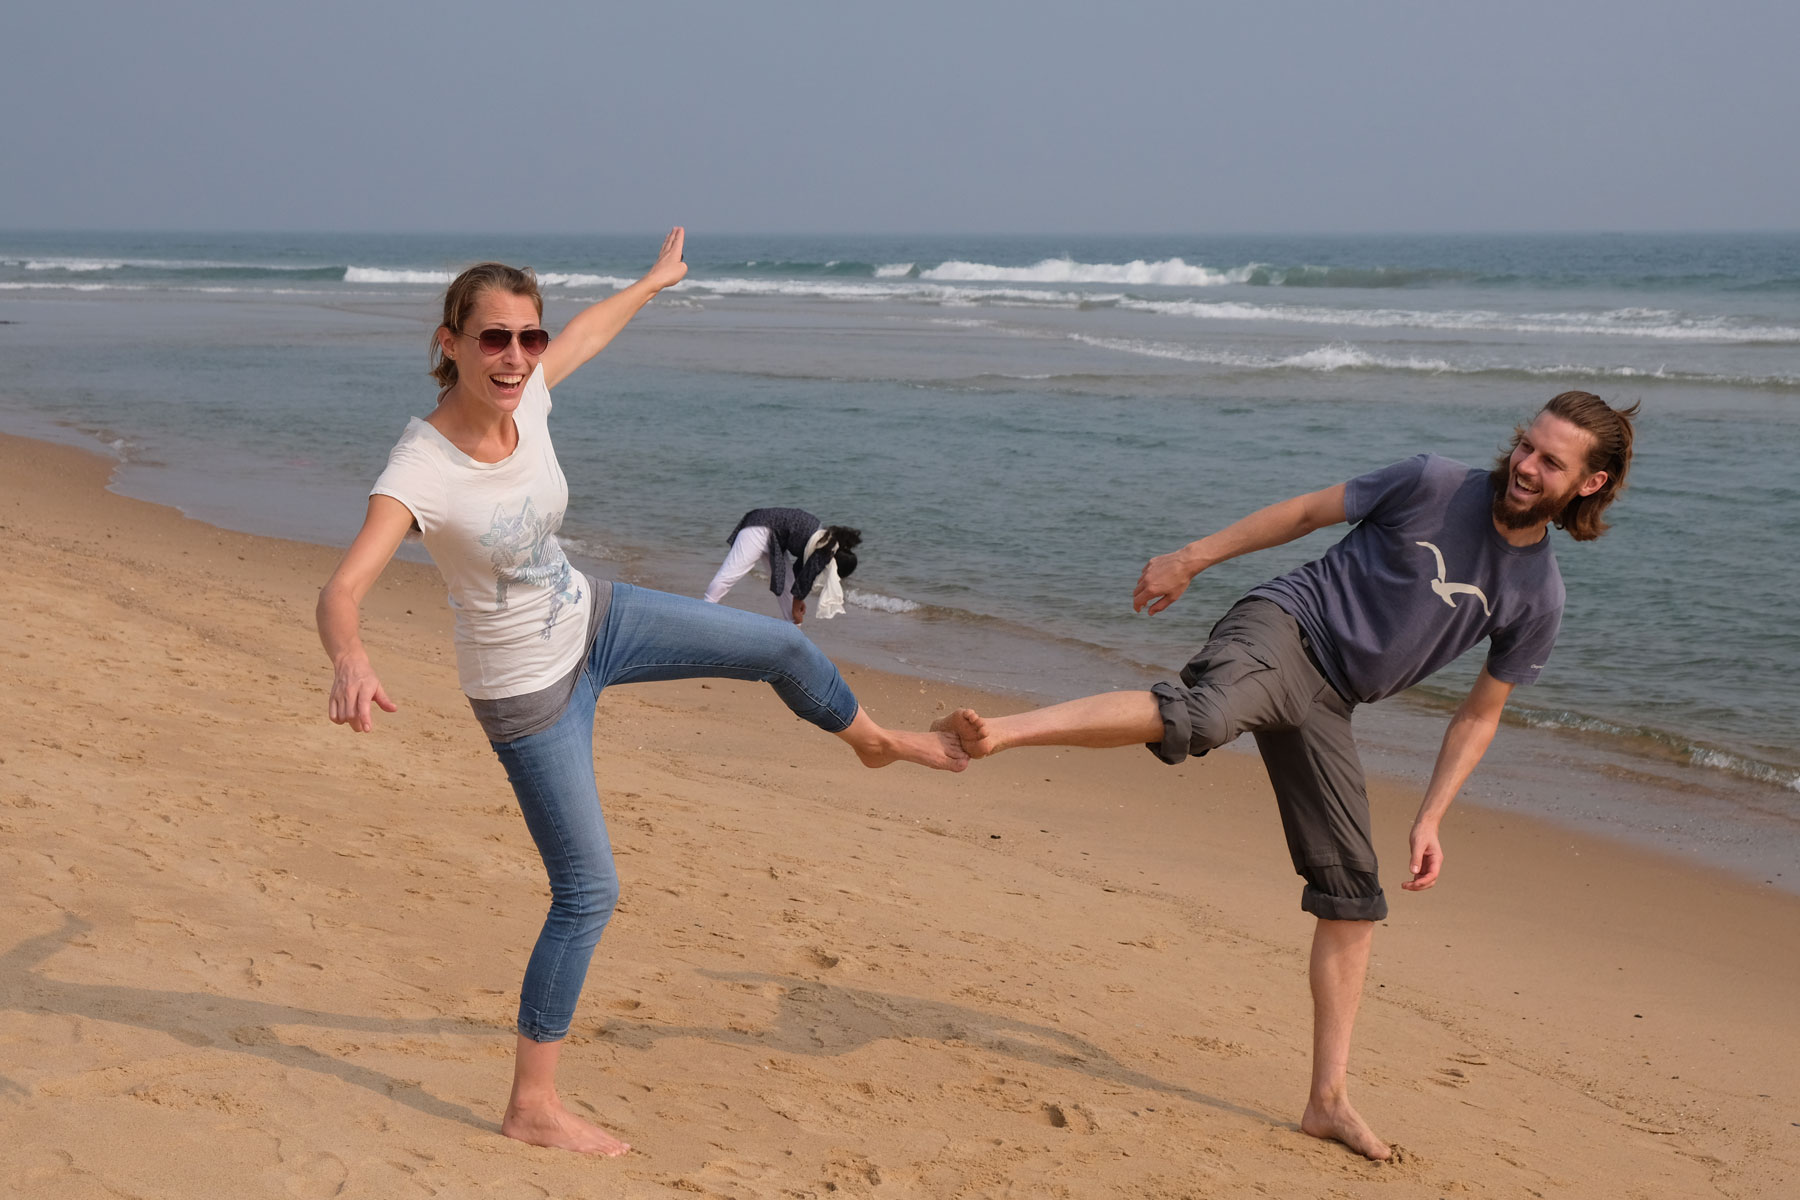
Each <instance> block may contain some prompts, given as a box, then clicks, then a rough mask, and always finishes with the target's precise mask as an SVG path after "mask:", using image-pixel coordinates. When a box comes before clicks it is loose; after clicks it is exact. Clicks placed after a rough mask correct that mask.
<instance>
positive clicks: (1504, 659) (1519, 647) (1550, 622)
mask: <svg viewBox="0 0 1800 1200" xmlns="http://www.w3.org/2000/svg"><path fill="white" fill-rule="evenodd" d="M1561 628H1562V609H1561V608H1560V607H1558V608H1556V609H1554V610H1552V611H1551V612H1547V613H1544V614H1542V615H1540V616H1537V617H1534V618H1532V619H1531V620H1528V621H1522V622H1520V623H1519V624H1517V625H1513V626H1508V627H1507V628H1505V629H1496V630H1495V631H1494V636H1493V637H1492V638H1490V639H1489V640H1488V657H1487V673H1488V674H1489V675H1492V676H1493V677H1494V678H1495V679H1498V680H1500V681H1501V682H1502V683H1519V684H1532V683H1536V682H1537V681H1538V674H1539V673H1540V672H1541V671H1543V669H1544V666H1545V664H1547V663H1548V662H1549V661H1550V651H1552V650H1553V649H1555V648H1556V634H1557V631H1558V630H1559V629H1561Z"/></svg>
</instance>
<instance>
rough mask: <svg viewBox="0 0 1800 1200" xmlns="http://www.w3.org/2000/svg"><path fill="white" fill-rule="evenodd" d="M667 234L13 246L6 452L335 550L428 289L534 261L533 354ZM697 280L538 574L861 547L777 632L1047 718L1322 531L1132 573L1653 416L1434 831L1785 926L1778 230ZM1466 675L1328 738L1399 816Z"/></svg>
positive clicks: (602, 419)
mask: <svg viewBox="0 0 1800 1200" xmlns="http://www.w3.org/2000/svg"><path fill="white" fill-rule="evenodd" d="M659 239H660V231H646V232H645V233H644V234H642V235H641V236H622V235H621V236H576V235H567V236H548V235H546V236H517V235H508V236H491V237H490V236H478V235H458V236H450V235H432V236H423V235H418V236H408V235H372V234H359V235H341V234H208V235H198V234H195V235H182V234H169V233H154V234H150V233H145V234H124V233H54V234H52V233H16V232H15V233H0V354H3V355H4V361H5V364H6V382H5V384H4V386H3V387H0V429H4V430H6V431H8V432H13V433H21V434H26V435H31V436H39V437H53V438H57V439H60V440H64V441H73V442H76V443H78V444H83V445H88V446H91V447H93V448H96V449H100V450H104V451H106V452H108V453H111V454H113V455H115V456H116V457H117V458H118V459H119V460H120V461H121V464H122V467H121V471H120V474H119V476H118V482H117V484H116V486H117V487H118V488H119V489H120V490H122V491H125V492H127V493H129V494H134V495H140V496H143V497H145V498H148V499H153V500H158V501H161V502H165V503H171V504H175V505H178V506H179V507H181V508H182V509H183V510H184V511H187V512H188V513H190V514H192V515H194V516H197V517H200V518H202V519H205V520H209V521H213V522H215V523H218V524H222V525H228V526H231V527H234V528H240V529H245V530H248V531H250V532H258V533H269V534H277V535H281V536H288V537H298V538H304V539H309V540H314V541H321V542H327V543H336V544H344V543H346V542H347V541H348V539H349V538H350V537H351V536H352V535H353V533H354V532H355V529H356V526H357V523H358V521H359V520H360V516H361V513H362V509H363V505H364V502H365V501H364V497H365V496H366V493H367V488H368V485H369V483H370V481H372V480H373V478H374V477H375V475H376V474H377V473H378V472H379V470H380V468H381V465H382V463H383V462H384V461H385V457H386V453H387V449H388V447H389V446H390V445H391V444H392V443H393V441H394V439H395V437H396V436H397V435H398V433H399V431H400V429H401V428H402V426H403V425H404V424H405V422H406V419H407V417H408V416H409V415H412V414H418V415H423V414H424V413H425V412H427V411H429V409H430V408H431V406H432V402H433V385H432V383H431V382H430V380H429V379H428V378H427V376H426V374H425V368H426V357H427V348H428V341H429V337H430V332H431V329H432V327H433V326H434V325H435V322H436V319H437V317H436V306H437V303H438V297H439V295H440V294H441V290H442V287H443V285H444V283H445V282H447V281H448V279H449V277H450V275H451V274H453V273H454V272H455V271H456V270H457V269H459V268H460V267H461V266H463V265H466V264H467V263H469V262H472V261H475V260H478V259H482V258H497V259H501V260H503V261H507V262H512V263H516V264H520V265H530V266H532V267H534V268H535V269H536V270H537V271H538V273H539V276H540V278H541V279H542V281H543V282H544V284H545V295H546V301H547V309H546V314H545V316H546V324H547V325H548V326H549V327H550V328H551V329H553V330H554V329H556V328H558V327H559V326H560V325H561V323H562V322H564V321H566V320H567V319H568V317H569V316H571V315H573V313H574V312H576V311H577V310H578V309H579V308H580V307H581V306H582V305H584V304H586V303H589V302H592V301H593V300H595V299H598V298H601V297H603V296H605V295H607V294H608V293H609V292H611V291H612V290H613V289H614V288H616V287H618V286H620V285H622V284H623V283H625V282H628V281H629V280H631V279H633V278H635V277H636V276H637V275H638V274H639V273H641V272H642V270H643V269H644V268H645V267H647V266H648V265H649V262H650V260H651V258H652V257H653V255H654V252H655V249H656V246H657V244H658V241H659ZM687 257H688V262H689V264H690V275H689V277H688V280H687V281H686V282H685V283H683V284H682V285H680V286H679V287H677V288H674V289H671V290H670V291H668V292H665V293H664V294H663V295H662V296H661V297H659V298H658V299H657V300H656V301H655V302H654V303H653V304H652V305H651V306H650V308H648V309H647V310H645V312H644V313H643V314H641V315H640V316H639V318H638V319H637V321H636V322H634V323H633V325H632V326H631V327H630V328H629V329H627V330H626V332H625V333H624V334H623V335H621V337H620V338H619V339H618V341H617V342H615V343H614V345H613V346H612V347H610V348H609V349H608V350H607V351H606V352H605V353H604V354H603V355H602V356H601V357H600V358H599V359H597V360H595V362H593V363H592V364H590V365H589V366H588V367H586V368H585V369H584V370H582V371H581V372H579V373H578V374H577V375H575V376H574V377H573V378H571V379H570V380H569V381H567V382H566V383H565V384H564V385H563V386H562V387H561V388H559V389H558V391H557V394H556V409H555V412H554V414H553V417H552V427H553V429H554V431H555V433H556V436H557V441H558V450H559V454H560V456H561V459H562V462H563V466H564V469H565V472H566V473H567V475H568V477H569V482H570V489H571V493H572V497H571V501H570V508H569V512H568V515H567V518H566V521H565V524H564V527H563V534H564V540H565V545H566V546H567V547H568V549H569V550H570V552H571V555H572V556H573V557H575V558H576V559H577V561H578V562H579V563H581V564H582V565H584V566H585V567H587V568H588V569H590V570H592V571H593V572H595V573H596V574H600V575H604V576H608V577H612V578H619V579H628V580H631V581H634V582H642V583H647V584H650V585H653V586H661V587H666V588H670V589H672V590H677V591H685V592H688V593H691V594H698V592H699V591H700V590H701V589H702V588H703V587H704V585H705V583H706V581H707V579H708V578H709V577H710V575H711V572H712V570H713V568H714V567H715V566H716V565H717V562H718V560H719V558H720V557H721V556H722V555H723V552H724V549H725V547H724V537H725V534H726V533H727V532H728V531H729V530H730V529H731V528H732V526H733V525H734V524H735V522H736V521H737V518H738V517H739V516H740V515H741V514H742V513H743V512H744V510H746V509H748V508H752V507H756V506H761V505H775V504H794V505H800V506H802V507H805V508H808V509H811V510H812V511H814V512H817V513H819V514H820V515H821V516H823V517H825V518H826V519H827V520H830V521H834V522H838V523H843V524H850V525H856V526H859V527H860V528H861V529H862V530H863V532H864V538H865V541H864V546H863V549H862V552H861V564H862V565H861V567H860V569H859V570H858V572H857V574H856V576H855V577H854V578H853V579H852V580H851V581H850V582H851V584H852V587H851V600H852V611H851V612H850V613H849V614H848V615H847V616H846V617H845V618H844V619H842V620H839V621H835V622H831V623H814V622H809V623H808V626H807V629H808V632H810V633H812V634H813V636H815V637H816V638H817V639H818V640H819V642H820V644H821V645H823V646H825V647H826V648H827V650H828V651H829V652H831V653H832V654H833V655H834V656H838V657H840V658H844V659H848V660H851V661H859V662H864V663H867V664H869V665H873V666H878V667H882V668H886V669H890V670H898V671H902V672H908V673H912V674H916V675H919V676H922V677H926V678H931V679H938V680H944V681H951V682H955V683H961V684H967V685H970V686H978V687H983V688H990V689H998V690H1003V691H1012V692H1017V693H1023V694H1026V695H1029V696H1031V697H1034V698H1045V699H1054V698H1062V697H1066V696H1071V695H1076V694H1081V693H1084V692H1088V691H1095V690H1101V689H1104V688H1112V687H1134V686H1141V685H1142V684H1143V683H1144V682H1145V681H1147V680H1149V679H1152V678H1156V677H1158V676H1159V675H1162V674H1166V673H1169V672H1171V671H1173V670H1174V669H1176V668H1178V667H1179V665H1180V664H1181V663H1182V662H1184V661H1185V660H1186V658H1187V656H1188V654H1189V653H1191V651H1192V650H1193V649H1194V648H1195V647H1197V646H1198V645H1199V643H1200V642H1201V641H1202V640H1203V639H1204V637H1205V633H1206V630H1207V629H1208V628H1209V627H1210V625H1211V623H1212V622H1213V621H1214V620H1215V619H1216V618H1217V617H1218V616H1219V615H1220V614H1221V613H1222V612H1223V611H1224V609H1225V608H1226V607H1228V606H1229V604H1230V603H1231V602H1232V601H1233V600H1234V599H1235V598H1236V597H1237V596H1238V595H1240V594H1241V593H1242V592H1243V591H1245V590H1246V589H1248V588H1249V587H1251V586H1253V585H1254V584H1256V583H1258V582H1260V581H1261V580H1263V579H1265V578H1268V577H1269V576H1271V575H1274V574H1277V573H1279V572H1280V571H1283V570H1286V569H1287V568H1289V567H1291V566H1294V565H1296V564H1298V563H1300V562H1302V561H1304V560H1305V559H1307V558H1310V557H1313V556H1316V555H1317V554H1318V553H1320V552H1322V551H1323V549H1324V548H1325V547H1326V546H1327V545H1329V544H1330V541H1331V540H1332V538H1333V537H1335V536H1337V535H1338V534H1339V533H1341V530H1339V531H1336V532H1335V533H1334V532H1333V531H1322V532H1321V533H1318V534H1315V535H1313V536H1312V537H1310V538H1308V539H1305V540H1304V541H1301V542H1298V543H1295V544H1293V545H1291V546H1287V547H1283V548H1280V549H1277V550H1272V551H1266V552H1263V553H1261V554H1257V555H1254V556H1251V557H1248V558H1245V559H1240V560H1237V561H1234V562H1231V563H1227V564H1224V565H1221V566H1220V567H1218V568H1215V569H1214V570H1213V571H1210V572H1208V573H1206V574H1205V575H1203V576H1201V577H1200V578H1199V579H1198V580H1197V581H1196V583H1195V585H1194V587H1193V588H1192V589H1191V590H1190V591H1189V593H1188V594H1187V596H1186V597H1184V598H1183V599H1182V600H1181V601H1180V603H1178V604H1177V605H1176V606H1174V607H1173V608H1171V609H1170V610H1169V611H1167V612H1165V613H1163V614H1160V615H1158V616H1155V617H1144V616H1141V615H1138V614H1134V613H1133V612H1132V611H1131V606H1130V597H1131V591H1132V586H1133V584H1134V582H1135V580H1136V578H1137V574H1138V571H1139V570H1140V569H1141V568H1142V566H1143V563H1144V562H1145V561H1146V560H1147V559H1148V558H1150V557H1151V556H1153V555H1155V554H1159V553H1163V552H1165V551H1168V550H1171V549H1174V548H1175V547H1177V546H1180V545H1182V544H1184V543H1185V542H1187V541H1189V540H1192V539H1193V538H1195V537H1198V536H1200V535H1202V534H1205V533H1208V532H1211V531H1212V530H1214V529H1217V528H1219V527H1221V526H1223V525H1225V524H1227V523H1229V522H1230V521H1231V520H1233V519H1235V518H1236V517H1238V516H1241V515H1243V514H1244V513H1246V512H1249V511H1251V510H1252V509H1255V508H1257V507H1259V506H1261V505H1263V504H1267V503H1269V502H1272V501H1274V500H1278V499H1281V498H1283V497H1286V496H1289V495H1293V494H1295V493H1298V492H1301V491H1307V490H1312V489H1315V488H1318V487H1323V486H1326V485H1328V484H1332V483H1336V482H1340V481H1342V480H1344V479H1347V478H1349V477H1351V476H1353V475H1357V474H1360V473H1362V472H1364V471H1367V470H1370V469H1373V468H1375V467H1378V466H1380V465H1382V464H1384V463H1387V462H1390V461H1393V460H1394V459H1397V458H1401V457H1405V456H1407V455H1410V454H1414V453H1417V452H1419V451H1422V450H1431V451H1435V452H1438V453H1441V454H1445V455H1448V456H1450V457H1453V458H1457V459H1460V460H1461V461H1463V462H1466V463H1470V464H1480V465H1485V464H1488V463H1489V462H1491V461H1492V459H1493V458H1494V456H1495V455H1496V454H1497V453H1498V452H1499V451H1500V450H1501V449H1503V446H1504V443H1505V441H1506V439H1507V438H1508V436H1509V434H1510V432H1511V430H1512V428H1513V427H1514V425H1515V424H1516V423H1519V422H1522V421H1525V420H1527V419H1529V417H1530V416H1531V414H1532V413H1533V412H1534V411H1535V410H1536V408H1537V407H1538V406H1539V405H1541V404H1542V403H1543V401H1545V400H1547V399H1548V398H1549V397H1550V396H1551V395H1553V394H1555V393H1557V392H1560V391H1563V390H1567V389H1570V388H1582V389H1585V390H1589V391H1595V392H1598V393H1599V394H1600V395H1602V396H1604V397H1605V398H1606V399H1608V400H1609V401H1611V402H1613V403H1615V404H1623V403H1629V402H1632V401H1641V402H1642V405H1643V414H1642V416H1641V418H1640V421H1639V448H1638V455H1637V461H1636V464H1635V466H1634V469H1633V471H1632V475H1631V480H1630V487H1629V489H1628V491H1627V492H1626V493H1625V495H1624V497H1623V498H1622V499H1621V500H1620V502H1619V503H1618V504H1617V505H1615V506H1614V509H1613V517H1614V522H1615V527H1614V529H1613V530H1612V532H1610V533H1609V534H1608V535H1607V536H1605V537H1604V538H1602V539H1601V540H1600V541H1598V542H1594V543H1588V544H1576V543H1574V542H1572V541H1570V540H1569V539H1568V538H1567V537H1565V536H1563V535H1561V534H1554V535H1553V536H1554V537H1555V538H1556V549H1557V556H1558V561H1559V563H1560V564H1561V567H1562V571H1563V576H1564V579H1565V581H1566V583H1567V585H1568V592H1569V602H1568V608H1567V610H1566V613H1565V617H1564V623H1563V632H1562V636H1561V639H1560V640H1559V642H1558V645H1557V649H1556V653H1555V655H1554V657H1553V658H1552V660H1551V663H1550V664H1549V669H1548V670H1546V671H1545V673H1544V676H1543V680H1542V681H1541V682H1540V683H1539V684H1538V685H1537V686H1534V687H1530V688H1523V689H1520V690H1519V691H1517V692H1516V693H1515V694H1514V700H1513V703H1512V705H1511V706H1510V709H1509V714H1510V716H1509V724H1508V727H1507V728H1506V729H1505V730H1503V732H1502V736H1501V737H1500V738H1499V739H1498V740H1497V742H1496V745H1495V747H1494V749H1493V751H1491V752H1490V754H1489V759H1488V761H1487V762H1486V763H1484V765H1483V767H1482V769H1481V771H1480V772H1479V773H1478V775H1477V779H1476V781H1475V782H1474V783H1473V784H1472V785H1471V788H1470V789H1469V792H1468V793H1467V794H1468V795H1469V796H1470V798H1472V799H1474V800H1476V801H1477V802H1481V803H1488V804H1493V805H1498V806H1503V807H1508V806H1510V807H1517V808H1519V809H1521V810H1523V811H1530V812H1533V813H1536V814H1540V815H1547V816H1549V817H1551V818H1553V819H1560V820H1565V821H1574V822H1578V823H1584V824H1591V825H1596V826H1599V827H1602V828H1604V829H1607V830H1611V831H1613V832H1615V833H1618V834H1620V835H1622V836H1626V837H1631V838H1635V839H1638V840H1640V841H1645V842H1649V843H1651V844H1653V845H1657V846H1661V847H1663V848H1666V849H1670V850H1673V851H1675V852H1678V853H1698V854H1701V855H1702V856H1704V857H1707V858H1709V859H1710V860H1712V861H1715V862H1719V863H1722V864H1724V865H1727V866H1730V867H1732V868H1733V869H1736V870H1739V871H1741V872H1744V873H1747V874H1751V875H1753V876H1755V877H1757V878H1759V879H1760V878H1766V879H1769V880H1770V881H1771V882H1772V883H1774V884H1775V885H1776V886H1781V887H1785V888H1788V889H1790V890H1795V889H1800V870H1797V869H1795V868H1796V865H1797V858H1796V855H1797V852H1800V629H1797V627H1796V622H1795V620H1794V619H1793V616H1792V615H1791V608H1792V605H1793V604H1794V599H1793V597H1794V596H1795V595H1796V594H1800V556H1797V555H1796V554H1795V549H1796V547H1800V472H1797V471H1796V469H1795V466H1794V463H1793V456H1794V454H1795V452H1796V450H1800V234H1757V235H1752V234H1734V235H1723V234H1720V235H1699V234H1695V235H1602V234H1595V235H1563V236H1524V235H1513V236H1458V237H1450V236H1432V237H1408V236H1398V235H1395V236H1357V237H1349V236H1334V237H1325V236H1319V237H1300V236H1283V237H1248V236H1244V237H1203V236H1156V237H1149V236H1145V237H1061V236H983V237H978V236H956V237H950V236H936V235H933V236H915V237H900V236H867V237H851V236H833V237H803V236H779V237H777V236H743V235H730V236H727V235H712V234H709V233H707V232H705V231H703V230H690V234H689V242H688V255H687ZM732 600H733V602H735V603H741V604H742V605H743V606H744V607H749V608H754V609H755V610H757V611H769V608H770V604H769V602H768V598H767V596H766V594H761V593H759V592H758V591H757V589H756V588H754V587H752V586H751V585H750V584H749V583H748V582H747V583H746V584H743V585H740V586H739V588H738V590H737V591H736V592H734V593H733V597H732ZM377 654H379V651H377ZM1479 660H1480V655H1479V653H1472V654H1470V655H1468V656H1466V657H1465V659H1464V661H1462V662H1459V663H1458V664H1457V665H1456V666H1455V667H1453V668H1451V669H1449V670H1447V671H1445V672H1443V673H1442V674H1440V675H1439V676H1438V677H1436V678H1435V679H1433V680H1431V681H1430V682H1428V683H1427V684H1425V685H1422V686H1421V687H1418V688H1415V689H1413V691H1411V692H1409V693H1407V694H1406V695H1404V696H1402V697H1398V698H1396V699H1395V700H1393V701H1389V702H1387V703H1386V704H1383V705H1379V706H1372V707H1371V708H1369V709H1367V710H1365V711H1364V712H1362V713H1359V715H1358V718H1357V720H1358V725H1359V730H1360V734H1359V736H1361V737H1362V739H1363V740H1364V743H1365V747H1366V751H1367V754H1366V758H1367V760H1368V764H1369V766H1370V767H1371V769H1373V770H1378V771H1384V772H1388V773H1392V774H1398V775H1400V776H1402V777H1405V778H1408V779H1423V778H1424V776H1425V775H1426V774H1427V773H1428V772H1429V769H1430V765H1431V756H1432V753H1433V751H1434V750H1435V743H1436V738H1437V736H1438V734H1439V733H1440V732H1441V728H1442V722H1443V718H1444V716H1445V714H1446V713H1447V712H1448V711H1449V708H1450V707H1452V706H1453V705H1454V703H1455V702H1456V699H1457V698H1458V697H1459V696H1460V694H1461V693H1462V692H1463V691H1464V690H1466V688H1467V686H1468V684H1469V683H1470V682H1471V681H1472V679H1473V678H1474V674H1475V671H1476V670H1477V669H1478V667H1479V665H1480V662H1479ZM321 670H323V660H322V659H321Z"/></svg>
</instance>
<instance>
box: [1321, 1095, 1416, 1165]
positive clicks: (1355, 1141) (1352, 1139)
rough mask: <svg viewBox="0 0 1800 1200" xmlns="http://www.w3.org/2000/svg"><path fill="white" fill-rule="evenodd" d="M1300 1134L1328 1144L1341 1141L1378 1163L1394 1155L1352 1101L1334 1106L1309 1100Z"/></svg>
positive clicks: (1338, 1101) (1340, 1101)
mask: <svg viewBox="0 0 1800 1200" xmlns="http://www.w3.org/2000/svg"><path fill="white" fill-rule="evenodd" d="M1300 1131H1301V1132H1302V1133H1309V1134H1311V1135H1312V1136H1313V1137H1316V1138H1323V1139H1324V1140H1326V1141H1328V1142H1342V1143H1343V1144H1344V1145H1346V1146H1348V1147H1350V1148H1351V1149H1352V1150H1354V1151H1356V1152H1357V1153H1358V1154H1360V1155H1362V1156H1363V1157H1364V1158H1372V1159H1374V1160H1375V1161H1376V1162H1386V1161H1387V1160H1388V1159H1389V1158H1390V1157H1392V1156H1393V1153H1394V1151H1393V1149H1392V1148H1391V1147H1389V1146H1388V1144H1387V1143H1386V1142H1384V1141H1382V1140H1381V1139H1380V1138H1378V1137H1376V1136H1375V1131H1374V1130H1372V1129H1370V1128H1369V1127H1368V1125H1367V1124H1365V1123H1364V1122H1363V1119H1362V1117H1360V1116H1359V1115H1357V1112H1356V1110H1355V1109H1354V1108H1351V1107H1350V1101H1348V1100H1344V1099H1339V1100H1337V1101H1335V1102H1331V1103H1326V1102H1322V1101H1318V1100H1309V1101H1307V1104H1306V1112H1305V1113H1304V1114H1303V1115H1302V1116H1301V1117H1300Z"/></svg>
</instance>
